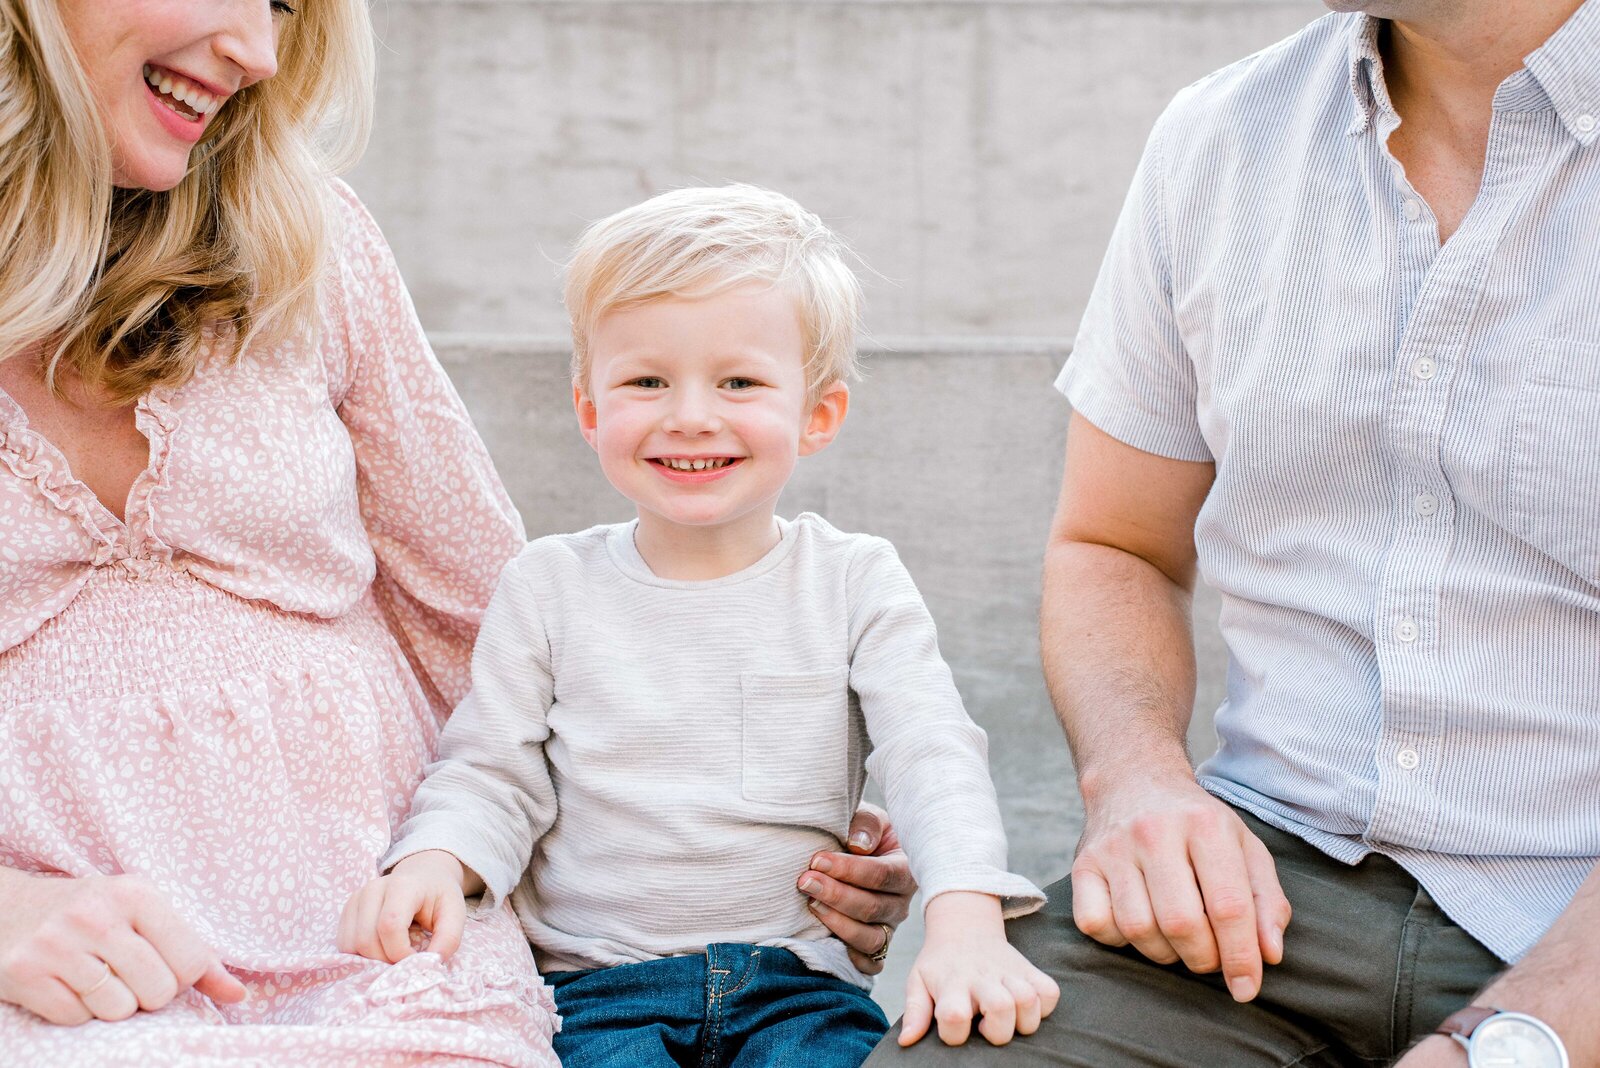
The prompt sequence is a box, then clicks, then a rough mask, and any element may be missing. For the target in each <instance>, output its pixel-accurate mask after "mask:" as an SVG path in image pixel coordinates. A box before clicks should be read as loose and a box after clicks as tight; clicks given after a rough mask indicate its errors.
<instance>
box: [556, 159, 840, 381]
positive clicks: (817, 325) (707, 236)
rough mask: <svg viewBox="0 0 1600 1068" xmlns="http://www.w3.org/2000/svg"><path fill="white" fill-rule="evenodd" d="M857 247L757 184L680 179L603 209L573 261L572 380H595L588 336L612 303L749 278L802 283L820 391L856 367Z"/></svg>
mask: <svg viewBox="0 0 1600 1068" xmlns="http://www.w3.org/2000/svg"><path fill="white" fill-rule="evenodd" d="M852 256H853V253H852V252H851V251H850V250H849V248H848V247H847V246H846V245H845V244H844V242H842V241H841V240H839V238H838V237H837V236H836V235H835V234H834V233H833V232H832V231H831V230H829V229H828V228H827V226H825V225H824V224H823V222H822V220H821V219H819V218H817V216H815V215H813V214H812V213H811V212H809V211H807V210H805V209H804V208H802V207H801V206H800V205H799V204H797V203H795V202H794V201H793V200H791V199H789V198H788V197H786V196H783V195H782V194H781V193H774V192H772V191H771V190H769V189H761V188H759V187H757V186H753V185H742V184H738V185H725V186H716V187H696V188H691V189H675V190H673V191H672V192H670V193H662V194H661V195H659V196H655V197H651V198H650V199H649V200H647V201H645V202H644V203H642V204H637V205H635V206H633V207H631V208H628V209H626V210H624V211H619V212H617V213H616V214H615V215H612V216H609V217H607V218H604V219H601V220H600V221H599V222H597V223H595V224H594V225H592V226H590V227H589V228H588V229H587V230H585V231H584V232H583V236H582V237H580V238H579V239H578V244H577V247H576V248H575V249H574V250H573V256H572V261H571V262H570V263H569V264H568V265H567V284H566V305H567V315H568V317H569V318H570V320H571V324H572V380H573V382H574V383H575V384H576V385H578V386H580V387H582V388H584V389H587V388H588V383H589V362H590V361H589V337H590V335H591V334H592V333H593V331H594V327H595V324H596V323H598V322H599V321H600V318H601V317H602V316H604V315H605V314H606V313H607V312H611V311H615V310H617V309H619V308H626V307H630V306H635V305H639V304H644V303H648V302H649V301H652V300H659V299H661V298H663V297H683V298H688V299H694V298H697V297H706V296H710V295H712V294H714V293H718V292H721V291H722V290H725V289H729V288H731V287H733V286H736V285H739V284H741V283H744V282H748V281H765V282H770V283H771V284H773V285H781V286H784V287H786V288H787V289H789V290H790V291H792V292H793V293H794V296H795V300H796V302H797V304H798V306H799V311H800V321H801V327H802V330H803V332H804V335H805V340H806V353H805V369H806V386H807V388H808V391H809V393H810V395H811V397H812V398H813V399H815V397H816V396H817V395H819V394H820V393H821V391H822V390H823V389H824V388H825V387H827V386H829V385H831V384H832V383H834V382H839V381H842V380H845V379H849V378H853V377H855V374H856V330H857V328H858V326H859V324H860V319H861V283H860V281H859V280H858V279H857V278H856V275H855V272H854V271H852V270H851V269H850V267H849V265H848V263H847V262H846V260H847V259H849V258H851V257H852Z"/></svg>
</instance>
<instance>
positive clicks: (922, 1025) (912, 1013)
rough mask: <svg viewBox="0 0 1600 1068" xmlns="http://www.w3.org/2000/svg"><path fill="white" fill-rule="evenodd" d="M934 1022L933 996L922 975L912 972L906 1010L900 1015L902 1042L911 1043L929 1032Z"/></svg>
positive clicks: (908, 984) (902, 1043) (907, 981)
mask: <svg viewBox="0 0 1600 1068" xmlns="http://www.w3.org/2000/svg"><path fill="white" fill-rule="evenodd" d="M932 1022H933V998H932V997H931V996H930V995H929V994H928V987H927V984H925V983H924V982H923V981H922V976H920V975H918V974H917V973H916V972H912V973H911V977H910V978H909V979H907V980H906V1011H905V1013H904V1014H903V1015H902V1016H901V1017H900V1038H899V1042H900V1044H901V1045H902V1046H909V1045H911V1044H912V1043H913V1042H915V1041H916V1040H917V1039H919V1038H921V1037H922V1036H923V1035H925V1034H927V1033H928V1025H929V1024H930V1023H932Z"/></svg>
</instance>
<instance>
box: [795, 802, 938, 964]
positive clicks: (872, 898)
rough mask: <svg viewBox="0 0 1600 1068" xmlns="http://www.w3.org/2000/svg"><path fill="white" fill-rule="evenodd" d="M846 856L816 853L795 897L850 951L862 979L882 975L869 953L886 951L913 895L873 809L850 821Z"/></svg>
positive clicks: (895, 844)
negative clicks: (802, 896)
mask: <svg viewBox="0 0 1600 1068" xmlns="http://www.w3.org/2000/svg"><path fill="white" fill-rule="evenodd" d="M847 847H848V849H849V850H850V851H849V852H848V853H832V852H824V853H818V854H817V855H816V856H814V857H812V858H811V867H810V868H808V869H807V870H806V871H805V872H804V873H803V874H802V875H801V876H800V878H799V881H798V884H797V885H798V886H799V888H800V891H801V893H804V894H807V895H809V896H810V897H811V899H812V900H811V911H812V912H814V913H815V914H816V916H817V919H819V920H821V921H822V922H823V924H824V925H825V926H826V927H827V928H828V930H830V931H832V932H833V933H834V934H836V935H838V936H839V937H840V938H841V939H842V940H843V941H844V943H845V945H846V946H848V947H850V960H851V963H853V964H854V965H855V966H856V967H857V968H859V969H860V970H861V971H862V972H863V973H864V974H866V975H876V974H878V973H879V972H881V971H883V962H882V961H875V960H873V959H872V956H873V954H875V953H877V952H878V951H879V950H882V949H885V948H887V946H888V938H889V935H888V934H886V933H885V931H884V929H883V928H882V927H880V926H879V924H887V925H888V926H889V928H890V929H891V930H892V929H893V928H895V927H898V926H899V925H900V923H901V921H903V920H904V919H905V918H906V913H907V912H909V911H910V909H911V895H912V894H914V893H916V892H917V883H916V880H914V879H912V878H911V866H910V865H909V864H907V863H906V855H905V852H904V851H903V850H902V849H901V848H900V839H899V837H898V836H897V835H896V834H895V833H894V828H893V827H892V826H890V824H889V816H888V814H887V813H885V812H884V811H883V810H882V809H881V808H878V807H877V806H876V805H867V804H863V805H862V806H861V808H860V810H859V811H857V812H856V815H855V818H854V819H853V820H851V821H850V837H849V840H848V843H847Z"/></svg>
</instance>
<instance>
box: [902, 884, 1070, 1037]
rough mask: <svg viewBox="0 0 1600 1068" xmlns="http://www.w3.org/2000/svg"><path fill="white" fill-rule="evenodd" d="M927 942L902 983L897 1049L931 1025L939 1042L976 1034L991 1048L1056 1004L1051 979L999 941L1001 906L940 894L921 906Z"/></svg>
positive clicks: (1032, 1025)
mask: <svg viewBox="0 0 1600 1068" xmlns="http://www.w3.org/2000/svg"><path fill="white" fill-rule="evenodd" d="M927 926H928V933H927V938H926V940H925V941H924V942H923V944H922V952H921V953H919V954H917V960H916V963H915V964H913V965H912V966H911V977H910V978H909V979H908V980H906V1011H905V1015H904V1016H903V1017H902V1018H901V1020H900V1045H902V1046H909V1045H911V1044H912V1043H913V1042H916V1041H917V1040H918V1039H919V1038H921V1037H922V1036H923V1035H925V1034H927V1033H928V1025H929V1024H930V1023H931V1022H933V1021H935V1020H937V1021H938V1023H939V1039H940V1040H941V1041H942V1042H944V1044H945V1045H947V1046H959V1045H961V1044H962V1043H963V1042H965V1041H966V1040H967V1036H968V1035H970V1034H971V1033H972V1018H973V1017H974V1016H977V1015H981V1016H982V1017H983V1019H982V1020H980V1021H979V1022H978V1033H979V1034H980V1035H982V1036H983V1037H984V1038H986V1039H988V1040H989V1041H990V1042H991V1043H992V1044H994V1045H996V1046H1003V1045H1005V1044H1006V1043H1007V1042H1010V1041H1011V1036H1012V1035H1013V1034H1019V1035H1031V1034H1033V1033H1034V1032H1035V1031H1037V1030H1038V1029H1039V1021H1040V1020H1042V1019H1044V1018H1045V1017H1046V1016H1049V1015H1050V1014H1051V1013H1052V1012H1054V1011H1055V1007H1056V1002H1058V1001H1060V1000H1061V988H1060V987H1058V986H1057V985H1056V981H1055V980H1054V979H1052V978H1050V977H1049V976H1048V975H1046V974H1045V973H1044V972H1041V971H1040V970H1039V969H1038V968H1035V967H1034V966H1033V965H1032V964H1029V963H1028V960H1027V958H1026V957H1024V956H1023V955H1022V954H1021V953H1018V952H1017V951H1016V950H1015V949H1013V948H1011V946H1010V944H1009V943H1007V942H1006V930H1005V921H1004V920H1002V919H1001V915H1000V902H999V900H998V899H996V898H994V897H992V896H990V895H989V894H972V893H964V892H955V893H945V894H940V895H939V896H938V897H936V898H934V899H933V900H932V901H931V902H929V903H928V909H927Z"/></svg>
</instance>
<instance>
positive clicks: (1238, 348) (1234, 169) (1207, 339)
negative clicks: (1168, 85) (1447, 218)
mask: <svg viewBox="0 0 1600 1068" xmlns="http://www.w3.org/2000/svg"><path fill="white" fill-rule="evenodd" d="M1378 27H1379V23H1378V22H1377V21H1375V20H1373V19H1371V18H1370V17H1368V16H1365V15H1329V16H1327V17H1325V18H1323V19H1320V20H1318V21H1317V22H1315V23H1313V24H1312V25H1310V26H1309V27H1307V28H1306V29H1305V30H1304V31H1302V32H1301V33H1299V34H1297V35H1296V36H1294V37H1292V38H1290V39H1289V40H1287V41H1284V42H1282V43H1281V44H1278V45H1276V46H1274V47H1272V48H1269V49H1267V50H1266V51H1264V52H1261V53H1259V54H1257V55H1255V56H1252V57H1250V58H1248V59H1246V60H1243V61H1242V62H1240V63H1237V64H1235V65H1233V66H1231V67H1228V68H1226V69H1225V70H1222V71H1220V72H1218V73H1217V74H1214V75H1212V76H1211V77H1209V78H1206V79H1204V80H1202V81H1201V82H1198V83H1197V84H1195V85H1194V86H1191V87H1190V88H1189V89H1187V90H1185V91H1184V92H1183V93H1181V94H1180V95H1179V96H1178V98H1177V99H1176V100H1175V101H1174V102H1173V104H1172V105H1171V106H1170V107H1169V108H1168V110H1167V112H1166V113H1165V114H1164V115H1163V116H1162V118H1161V120H1160V121H1159V122H1158V123H1157V126H1156V128H1155V131H1154V133H1153V134H1152V135H1151V138H1150V142H1149V145H1148V147H1147V149H1146V152H1145V156H1144V159H1143V161H1142V162H1141V164H1140V167H1139V171H1138V174H1137V176H1136V177H1135V179H1134V184H1133V189H1132V192H1131V194H1130V196H1129V198H1128V201H1127V204H1126V206H1125V208H1124V210H1123V214H1122V217H1121V219H1120V221H1119V223H1118V225H1117V229H1116V232H1115V235H1114V236H1113V238H1112V242H1111V248H1110V251H1109V252H1108V254H1107V256H1106V260H1105V264H1104V266H1103V268H1102V270H1101V274H1100V278H1099V281H1098V282H1097V284H1096V287H1095V291H1094V295H1093V297H1092V299H1091V301H1090V304H1089V307H1088V310H1087V311H1086V313H1085V316H1084V320H1083V324H1082V327H1081V330H1080V333H1079V336H1078V339H1077V342H1076V344H1075V346H1074V351H1073V356H1072V359H1071V360H1070V361H1069V362H1068V364H1067V366H1066V368H1065V370H1063V372H1062V374H1061V377H1060V379H1059V380H1058V382H1057V385H1058V386H1059V387H1060V388H1061V389H1062V390H1063V392H1065V393H1066V395H1067V397H1068V398H1069V399H1070V400H1071V402H1072V404H1073V406H1074V408H1075V409H1076V410H1077V412H1078V413H1079V414H1081V416H1082V417H1083V418H1086V419H1088V420H1089V421H1090V422H1091V423H1093V424H1094V425H1095V426H1097V427H1099V428H1100V429H1102V430H1104V431H1105V432H1107V433H1109V434H1111V435H1113V436H1114V437H1116V438H1118V439H1120V440H1121V441H1124V442H1126V443H1128V444H1130V445H1132V446H1134V447H1136V448H1139V449H1142V450H1144V451H1147V452H1151V453H1155V454H1159V455H1162V456H1167V457H1173V458H1176V459H1182V460H1193V461H1214V462H1215V464H1216V482H1215V484H1214V486H1213V487H1212V489H1211V492H1210V495H1209V496H1208V497H1207V499H1206V501H1205V504H1204V506H1203V507H1202V508H1201V511H1200V515H1199V518H1198V521H1197V524H1196V529H1195V539H1196V545H1197V547H1198V550H1199V559H1200V567H1201V571H1202V574H1203V575H1204V577H1205V580H1206V581H1207V582H1208V583H1210V584H1211V585H1212V586H1214V587H1215V588H1216V589H1217V590H1219V591H1220V593H1221V595H1222V619H1221V622H1222V629H1223V634H1224V636H1225V638H1226V640H1227V644H1228V649H1229V654H1230V662H1229V667H1228V689H1227V699H1226V701H1225V703H1224V704H1223V706H1222V708H1221V709H1220V710H1219V711H1218V713H1217V721H1216V725H1217V734H1218V737H1219V740H1220V748H1219V750H1218V751H1217V753H1216V755H1215V756H1213V757H1212V758H1211V759H1210V760H1208V761H1206V762H1205V763H1204V764H1203V765H1202V766H1201V768H1200V779H1201V782H1202V783H1203V784H1204V785H1205V786H1206V787H1207V788H1208V789H1209V790H1211V791H1212V792H1213V793H1215V794H1217V795H1218V796H1220V797H1222V798H1224V799H1226V800H1228V801H1230V802H1232V803H1234V804H1237V805H1239V806H1241V807H1243V808H1245V809H1247V810H1249V811H1251V812H1253V813H1255V814H1256V815H1258V816H1260V817H1261V818H1263V819H1264V820H1266V821H1268V822H1269V823H1272V824H1274V825H1276V826H1278V827H1281V828H1283V829H1285V830H1288V831H1291V832H1293V833H1295V834H1297V835H1300V836H1301V837H1303V838H1305V839H1306V840H1307V841H1309V842H1311V843H1313V844H1314V845H1316V846H1318V847H1320V848H1321V849H1323V850H1325V851H1326V852H1328V853H1329V854H1331V855H1333V856H1335V857H1337V858H1339V859H1341V860H1344V861H1347V862H1350V863H1354V862H1356V861H1357V860H1359V859H1360V858H1362V857H1364V856H1366V855H1367V854H1368V853H1370V852H1373V851H1376V852H1379V853H1382V854H1386V855H1388V856H1390V857H1393V858H1394V859H1395V860H1396V861H1398V862H1399V863H1400V864H1401V865H1403V866H1404V867H1405V868H1406V869H1407V870H1408V871H1410V872H1411V873H1412V874H1413V875H1414V876H1415V877H1416V878H1417V879H1418V881H1419V882H1421V883H1422V885H1423V886H1424V887H1426V888H1427V890H1428V891H1429V893H1430V894H1432V895H1433V897H1434V898H1435V900H1437V901H1438V902H1439V904H1440V905H1441V907H1443V908H1444V910H1445V911H1446V912H1447V913H1448V914H1449V915H1450V916H1452V917H1453V918H1454V919H1455V920H1456V921H1457V922H1458V923H1460V924H1461V925H1462V926H1463V927H1465V928H1466V929H1467V930H1468V931H1469V932H1471V933H1472V934H1473V935H1474V936H1475V937H1477V938H1478V939H1479V940H1480V941H1482V942H1483V943H1484V944H1485V945H1486V946H1488V947H1489V948H1490V949H1491V950H1493V951H1494V952H1495V953H1497V954H1498V955H1500V956H1501V957H1502V958H1504V959H1506V960H1509V961H1514V960H1516V959H1517V958H1519V957H1520V956H1521V955H1522V954H1523V953H1524V952H1525V951H1526V950H1527V949H1528V948H1529V947H1530V946H1531V945H1532V944H1533V943H1534V942H1535V941H1536V940H1537V939H1538V938H1539V937H1540V936H1541V935H1542V934H1543V933H1544V932H1545V931H1546V930H1547V929H1548V927H1549V926H1550V924H1551V922H1552V921H1553V920H1554V919H1555V917H1556V916H1557V915H1558V914H1559V913H1560V912H1561V910H1562V909H1563V908H1565V907H1566V905H1567V903H1568V902H1569V901H1570V900H1571V898H1572V895H1573V893H1574V892H1575V890H1576V889H1577V887H1578V885H1579V884H1580V883H1581V882H1582V881H1583V879H1584V878H1585V877H1586V876H1587V875H1588V874H1589V872H1590V871H1591V870H1592V869H1593V868H1594V866H1595V863H1596V858H1597V856H1600V144H1597V143H1596V141H1597V139H1600V130H1597V126H1600V0H1589V2H1588V3H1586V4H1585V5H1584V6H1583V7H1582V8H1580V9H1579V10H1578V12H1577V13H1576V14H1575V15H1574V16H1573V17H1572V18H1571V19H1570V20H1569V21H1568V22H1567V24H1566V25H1565V26H1563V27H1562V28H1561V29H1560V30H1559V31H1558V32H1557V33H1556V34H1555V35H1554V36H1552V37H1551V38H1550V39H1549V40H1548V41H1547V42H1546V43H1545V44H1544V46H1543V47H1541V48H1540V49H1539V50H1538V51H1536V52H1534V53H1533V54H1532V55H1530V56H1529V57H1528V59H1527V61H1526V64H1525V66H1524V68H1523V69H1521V70H1519V71H1517V72H1516V73H1515V74H1513V75H1512V76H1511V77H1510V78H1508V79H1506V81H1505V82H1504V83H1503V84H1502V85H1501V86H1500V87H1499V90H1498V92H1497V93H1496V94H1495V98H1494V116H1493V121H1492V124H1491V126H1490V132H1489V144H1488V154H1487V157H1486V160H1485V167H1484V172H1483V182H1482V187H1481V189H1480V191H1479V194H1478V197H1477V200H1476V201H1475V203H1474V204H1473V206H1472V209H1471V211H1470V212H1469V213H1468V214H1467V216H1466V218H1465V219H1464V220H1463V221H1462V223H1461V225H1460V227H1459V229H1458V230H1457V231H1456V233H1455V234H1454V235H1453V236H1452V237H1451V238H1450V240H1449V241H1448V242H1446V243H1445V244H1444V245H1443V246H1441V245H1440V243H1439V240H1438V230H1437V225H1436V222H1435V220H1434V217H1433V214H1432V212H1431V211H1430V209H1429V207H1428V205H1427V203H1426V202H1425V201H1424V200H1423V199H1422V198H1421V197H1420V196H1418V194H1417V193H1416V191H1415V190H1414V189H1412V188H1411V186H1410V185H1409V183H1408V182H1407V181H1406V177H1405V174H1404V172H1403V170H1402V168H1401V167H1400V165H1399V164H1398V163H1397V162H1396V161H1395V159H1394V158H1393V157H1392V156H1391V155H1390V154H1389V152H1388V150H1387V149H1386V147H1385V144H1386V141H1387V138H1388V136H1389V134H1390V133H1392V132H1393V131H1394V129H1395V128H1396V126H1398V125H1399V118H1398V116H1397V115H1396V114H1395V111H1394V109H1393V107H1392V106H1391V104H1390V102H1389V98H1388V94H1387V92H1386V90H1385V88H1384V81H1383V70H1382V60H1381V58H1380V55H1379V51H1378V48H1377V31H1378Z"/></svg>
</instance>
